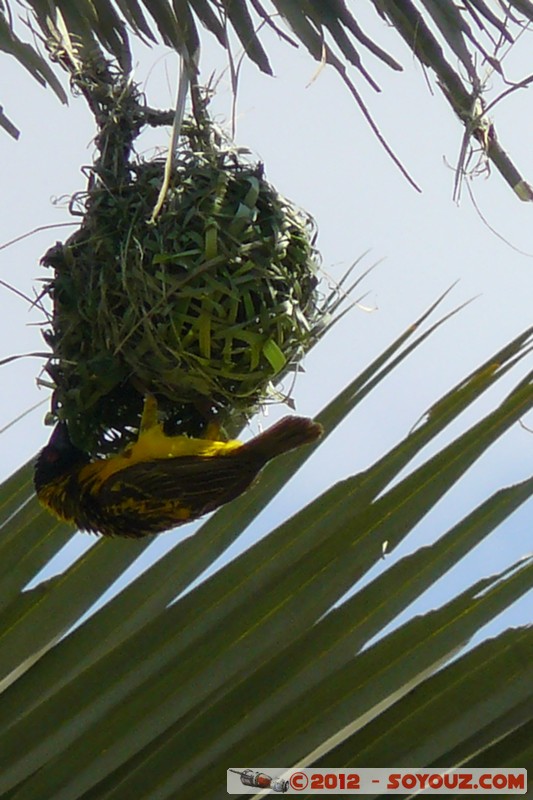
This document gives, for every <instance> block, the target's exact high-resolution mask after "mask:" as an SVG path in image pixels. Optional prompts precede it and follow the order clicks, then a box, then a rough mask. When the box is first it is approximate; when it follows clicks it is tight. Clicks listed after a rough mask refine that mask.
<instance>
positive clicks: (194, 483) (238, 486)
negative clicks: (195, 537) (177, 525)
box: [99, 456, 260, 513]
mask: <svg viewBox="0 0 533 800" xmlns="http://www.w3.org/2000/svg"><path fill="white" fill-rule="evenodd" d="M259 468H260V464H256V463H254V462H251V461H249V460H248V459H241V458H238V457H231V456H223V457H222V456H218V457H206V458H202V457H199V456H180V457H177V458H165V459H154V460H150V461H143V462H138V463H137V464H134V465H132V466H131V467H126V468H125V469H123V470H121V471H120V472H117V473H115V474H114V475H112V476H110V478H108V480H106V481H105V482H104V484H103V485H102V487H101V489H100V493H99V495H100V500H101V502H103V503H113V502H114V501H115V499H116V497H117V495H118V494H121V495H122V496H123V497H125V496H130V497H131V498H132V499H139V500H156V501H162V502H166V501H170V502H174V503H176V502H179V503H180V504H181V505H183V506H185V507H189V508H191V509H192V510H193V511H194V512H196V511H200V509H202V510H203V511H202V513H205V511H206V510H209V509H210V508H211V507H213V508H214V507H216V506H217V505H220V504H221V503H225V502H227V501H228V500H231V499H233V498H234V497H237V496H238V495H239V494H240V493H241V492H243V491H244V490H245V489H246V488H247V487H248V486H249V485H250V483H251V482H252V481H253V479H254V478H255V476H256V475H257V473H258V472H259Z"/></svg>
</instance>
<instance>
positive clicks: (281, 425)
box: [239, 417, 323, 463]
mask: <svg viewBox="0 0 533 800" xmlns="http://www.w3.org/2000/svg"><path fill="white" fill-rule="evenodd" d="M322 433H323V428H322V425H319V424H318V422H314V421H313V420H312V419H308V418H307V417H284V418H283V419H281V420H280V421H279V422H277V423H276V424H275V425H272V427H271V428H269V429H268V430H267V431H265V432H264V433H260V434H259V436H256V437H254V438H253V439H251V441H249V442H246V443H245V444H243V446H242V447H241V448H239V452H240V453H241V454H242V455H244V454H245V453H247V454H248V455H251V456H254V457H256V458H259V459H261V460H264V462H265V463H266V462H267V461H270V459H271V458H274V457H275V456H279V455H281V454H282V453H286V452H288V451H289V450H294V449H295V448H296V447H300V445H302V444H311V443H312V442H315V441H316V440H317V439H318V438H319V437H320V436H322Z"/></svg>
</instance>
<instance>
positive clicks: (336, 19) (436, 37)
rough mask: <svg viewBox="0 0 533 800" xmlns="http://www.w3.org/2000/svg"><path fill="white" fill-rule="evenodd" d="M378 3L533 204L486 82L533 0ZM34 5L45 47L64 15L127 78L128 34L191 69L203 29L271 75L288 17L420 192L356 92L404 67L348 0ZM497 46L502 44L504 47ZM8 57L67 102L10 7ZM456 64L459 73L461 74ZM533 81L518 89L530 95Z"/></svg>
mask: <svg viewBox="0 0 533 800" xmlns="http://www.w3.org/2000/svg"><path fill="white" fill-rule="evenodd" d="M6 2H7V0H6ZM370 2H371V5H372V6H373V7H374V9H375V10H376V11H377V13H378V14H379V15H380V16H381V17H383V19H384V20H385V21H386V22H387V23H388V24H390V25H391V26H393V27H394V28H395V29H396V31H397V32H398V34H399V35H400V36H401V38H402V39H403V40H404V41H405V43H406V45H407V47H408V48H409V52H412V53H414V55H415V56H416V58H417V59H418V60H419V61H420V62H421V63H422V64H423V65H424V66H425V67H427V68H429V69H430V70H432V71H433V72H434V74H435V77H436V81H437V85H438V86H439V87H440V88H441V89H442V91H443V93H444V96H445V98H446V100H447V101H448V103H449V104H450V106H451V108H452V109H453V111H454V113H455V114H456V115H457V117H458V118H459V120H460V121H461V123H462V124H463V125H464V127H465V140H464V142H465V146H466V145H467V144H468V141H469V140H470V139H471V138H472V139H473V140H474V142H476V146H478V145H479V143H480V142H482V147H483V149H484V150H485V153H486V156H487V157H488V158H489V159H490V160H491V161H492V162H493V163H494V165H495V166H496V168H497V169H498V170H499V171H500V173H501V174H502V176H503V177H504V179H505V180H506V181H507V183H508V184H509V185H510V186H511V188H512V189H513V190H514V191H515V192H516V194H517V195H518V197H519V198H520V199H521V200H527V201H531V200H532V199H533V190H532V189H531V187H530V186H529V184H528V183H527V182H526V181H525V180H524V178H523V177H522V175H521V173H520V171H519V169H517V168H516V166H515V165H514V164H513V162H512V161H511V159H510V158H509V157H508V156H507V154H506V152H505V151H504V149H503V148H502V147H501V145H500V144H499V142H498V139H497V137H496V133H495V130H494V126H493V124H492V123H491V122H490V120H489V119H488V117H486V116H485V111H484V109H485V106H486V105H487V103H486V101H484V99H483V98H484V94H485V92H486V86H485V83H484V81H485V82H486V79H485V78H483V77H482V74H481V70H480V68H479V67H478V62H480V61H481V63H482V64H488V65H489V66H490V68H491V69H492V70H493V71H494V72H495V74H500V75H503V71H502V66H501V63H500V60H499V57H500V49H501V45H502V44H503V43H504V42H505V43H506V44H507V45H510V44H512V43H513V41H514V40H515V39H516V38H517V37H518V36H519V35H521V34H522V33H523V31H524V29H525V28H527V25H528V24H530V23H531V21H533V4H532V3H531V2H529V1H528V0H511V2H510V3H509V4H508V8H503V7H502V8H500V9H499V11H498V13H496V12H495V11H493V10H492V9H491V8H489V7H488V6H487V4H486V3H484V2H476V3H475V4H464V5H463V4H458V3H457V2H455V1H454V0H439V2H434V1H433V0H431V1H430V0H423V1H422V0H421V2H420V3H419V5H416V4H415V3H414V2H412V1H411V0H404V1H403V2H401V3H400V2H396V1H395V2H390V3H389V2H387V3H383V2H381V0H370ZM26 4H27V6H28V7H29V8H30V9H31V10H32V12H33V14H34V15H35V18H36V20H37V23H38V25H39V26H40V28H41V30H42V31H43V33H44V36H45V37H47V36H49V35H50V20H52V21H53V23H54V24H55V23H56V22H57V19H56V18H54V16H55V14H56V13H57V12H60V15H61V21H62V24H64V25H65V26H66V30H67V31H68V32H69V34H70V35H71V36H72V37H74V39H75V40H76V41H81V42H83V43H84V44H86V45H90V44H94V43H95V42H98V43H99V44H100V45H101V46H102V47H103V48H104V49H105V50H107V51H108V52H109V53H111V54H113V55H114V57H115V58H116V59H117V61H118V63H119V64H120V65H121V67H122V69H123V70H125V71H126V72H127V71H129V70H130V68H131V54H130V45H129V40H128V34H127V27H126V24H127V25H128V26H129V27H130V29H131V30H132V31H133V32H134V34H135V35H136V36H139V37H140V38H141V39H144V40H145V41H150V40H151V41H156V40H157V39H158V38H159V39H160V40H161V41H162V42H163V43H164V44H166V45H168V46H170V47H173V48H174V49H175V50H177V51H178V52H179V53H181V54H182V55H185V56H186V57H187V59H189V56H194V55H195V54H197V52H198V49H199V46H200V34H199V31H198V24H197V23H198V21H200V22H201V25H202V27H203V28H204V29H206V30H207V31H208V33H209V34H212V35H213V36H214V37H215V39H216V41H217V42H218V43H219V44H221V45H222V46H223V47H225V48H229V47H230V41H231V37H230V35H229V32H230V30H233V32H234V33H235V35H236V36H237V38H238V40H239V42H240V45H241V46H242V48H243V50H244V52H245V54H246V55H247V56H248V57H249V58H250V59H251V60H252V61H253V62H254V63H255V64H256V65H257V66H258V67H259V68H260V69H261V70H262V71H263V72H266V73H269V74H271V73H272V68H271V65H270V61H269V58H268V54H267V52H266V51H265V48H264V46H263V43H262V33H261V29H262V27H263V25H264V23H265V22H266V23H268V25H269V26H273V27H275V28H276V30H278V31H280V28H279V26H278V25H277V22H275V21H274V16H273V15H279V17H280V18H281V20H283V22H284V23H285V25H286V26H287V28H288V30H289V31H291V33H292V34H294V36H295V37H296V38H297V39H298V40H299V41H300V42H301V43H302V44H303V45H304V47H305V48H306V49H307V51H308V52H309V53H310V55H311V56H312V57H313V58H314V59H315V60H316V61H318V62H320V63H323V62H324V61H325V62H327V63H330V64H331V65H332V66H333V67H334V69H335V70H336V71H337V72H338V73H339V75H340V77H341V79H342V80H343V81H344V83H345V84H346V86H347V87H348V89H349V91H350V92H351V93H352V96H353V97H354V99H355V101H356V103H357V104H358V106H359V107H360V109H361V110H362V112H363V114H364V116H365V117H366V119H367V121H368V122H369V124H370V125H371V127H372V129H373V130H374V133H375V134H376V135H377V137H378V138H379V140H380V141H381V143H382V144H383V146H384V147H385V149H386V150H387V152H388V153H389V155H390V156H391V157H392V158H393V160H394V161H395V162H396V164H397V165H398V166H399V167H400V169H401V170H402V171H403V172H404V174H405V175H406V176H407V177H408V179H409V180H410V181H411V183H413V185H415V186H416V184H414V182H413V181H412V179H411V178H410V177H409V176H408V173H407V172H406V170H405V168H404V167H403V165H402V164H401V163H400V162H399V160H398V159H397V157H396V156H395V155H394V153H393V152H392V150H391V148H390V147H389V145H388V144H387V142H386V141H385V139H384V137H383V136H382V134H381V132H380V131H379V129H378V127H377V125H376V123H375V122H374V120H373V119H372V117H371V115H370V111H369V109H368V108H367V105H366V103H365V102H364V101H363V99H362V96H361V94H360V91H359V90H358V89H357V88H356V82H357V77H358V76H361V77H363V78H364V80H365V81H366V82H367V83H368V84H369V85H370V86H371V87H373V88H374V89H375V90H378V91H379V86H378V84H377V82H376V80H375V78H374V77H373V76H372V74H371V70H370V68H368V67H367V66H366V65H365V59H366V57H367V56H368V54H369V53H370V54H371V56H372V57H375V58H377V59H379V60H380V61H382V62H383V63H385V64H386V65H387V66H389V67H390V68H392V69H395V70H399V69H401V66H400V65H399V63H398V61H397V60H396V59H395V58H394V57H393V56H392V55H391V54H390V53H388V52H386V50H385V49H384V48H383V47H381V45H380V44H379V42H377V41H374V39H373V38H372V37H371V36H369V35H367V34H366V33H365V31H364V30H363V28H362V26H361V25H360V24H359V22H358V20H357V18H356V17H355V16H354V14H353V13H352V11H351V10H350V9H349V8H348V6H347V5H346V3H345V2H344V0H334V2H333V1H332V2H315V1H314V0H313V2H308V1H306V2H304V1H303V0H302V2H293V0H272V2H271V3H270V4H268V6H267V7H265V6H264V5H263V4H262V3H260V2H258V0H254V1H253V2H252V0H250V1H249V2H247V0H230V1H229V2H225V3H223V4H220V3H218V2H215V0H201V2H200V0H180V2H177V1H176V0H175V1H174V2H173V3H170V2H169V0H142V4H141V2H140V1H139V0H117V2H115V3H114V2H112V1H111V0H98V2H97V3H91V2H89V0H77V2H70V1H67V0H61V2H55V3H51V4H50V5H48V4H45V3H42V1H41V0H26ZM420 6H421V7H420ZM281 33H282V35H283V38H284V39H285V40H288V41H292V40H291V37H290V36H288V35H287V34H286V33H284V32H283V31H281ZM497 42H499V43H500V44H495V43H497ZM0 50H4V51H5V52H7V53H10V54H11V55H13V56H15V58H17V59H18V60H19V62H20V63H21V64H22V65H23V66H24V67H25V68H26V69H27V70H29V71H30V73H31V74H32V75H33V76H34V77H35V78H36V79H37V80H38V81H39V82H41V83H44V84H45V83H49V84H50V85H51V86H52V88H53V89H54V91H55V92H56V94H58V96H59V97H60V98H61V100H62V101H63V102H64V101H65V99H66V97H65V93H64V90H63V89H62V87H61V85H60V83H59V82H58V80H57V77H56V76H55V75H54V73H53V72H52V70H51V69H50V67H49V65H48V64H47V62H46V60H45V59H43V57H42V56H41V55H40V54H39V53H38V51H37V50H36V49H35V48H34V47H33V46H32V45H30V44H28V43H24V42H22V41H21V40H20V39H19V38H18V36H17V34H16V32H15V31H14V29H13V17H12V15H11V14H10V13H9V6H6V8H4V7H3V6H2V5H1V4H0ZM371 60H372V59H371ZM455 61H457V62H458V63H459V65H460V68H455V66H454V62H455ZM350 67H352V68H353V71H354V73H355V76H356V77H355V78H354V79H352V77H350ZM531 80H532V78H531V76H530V77H528V78H526V79H525V80H524V81H522V82H520V83H518V84H517V86H527V85H528V84H529V83H530V82H531ZM507 91H509V90H508V89H506V90H505V93H507ZM480 104H481V105H480ZM0 126H2V127H4V128H5V129H6V130H7V132H8V133H10V134H11V135H14V136H16V135H18V131H17V129H16V127H15V126H14V125H13V123H12V122H11V121H10V120H9V119H8V118H7V116H5V114H3V112H2V109H1V108H0ZM461 169H462V167H461ZM417 188H418V187H417Z"/></svg>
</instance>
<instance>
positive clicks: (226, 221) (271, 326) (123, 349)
mask: <svg viewBox="0 0 533 800" xmlns="http://www.w3.org/2000/svg"><path fill="white" fill-rule="evenodd" d="M185 130H190V131H193V133H191V134H190V135H189V136H188V137H187V136H185V137H182V145H181V147H180V149H179V152H178V154H177V157H176V160H175V163H174V168H173V173H172V176H171V181H170V185H169V187H168V190H167V192H166V195H165V201H164V204H163V207H162V210H161V212H160V214H159V215H158V217H157V218H156V220H155V223H151V222H150V216H151V214H152V212H153V209H154V206H155V204H156V201H157V198H158V194H159V191H160V188H161V185H162V181H163V172H164V161H163V160H158V159H156V160H153V161H147V162H140V163H137V164H134V163H132V164H131V165H130V168H129V179H128V180H127V181H125V182H122V185H120V186H119V187H118V188H113V187H110V186H108V185H104V182H102V181H101V180H96V181H95V182H94V184H95V185H94V186H93V187H92V188H91V189H90V190H89V191H88V193H87V194H86V195H85V198H84V216H83V220H82V224H81V227H80V228H79V230H78V231H77V232H76V233H75V234H73V235H72V236H71V237H70V238H69V239H68V240H67V241H66V242H65V243H64V244H61V243H58V244H57V245H55V246H54V247H53V248H51V249H50V250H49V251H48V253H47V254H46V255H45V257H44V259H43V263H44V264H45V265H46V266H48V267H51V268H53V270H54V277H53V279H51V280H50V282H49V284H48V287H47V291H48V292H49V294H50V295H51V297H52V299H53V315H52V321H51V322H52V324H51V327H50V328H49V329H48V330H47V331H45V334H44V335H45V339H46V341H47V342H48V344H49V345H50V346H51V348H52V351H53V354H52V356H51V358H50V359H49V361H48V363H47V366H46V370H47V372H48V373H49V375H50V376H51V377H52V379H53V383H54V387H55V391H54V400H53V412H54V417H55V418H56V419H57V418H61V419H66V420H67V421H68V423H69V429H70V434H71V437H72V439H73V441H74V442H75V443H76V444H77V445H78V446H80V447H82V448H83V449H85V450H86V451H87V452H90V453H93V454H96V453H99V452H104V451H106V450H108V451H109V450H113V449H116V448H117V447H119V446H122V445H123V444H124V443H125V440H128V439H129V438H131V436H132V431H133V429H135V428H136V427H137V426H138V424H139V418H140V413H141V409H142V401H143V396H144V394H145V393H146V392H147V391H150V392H152V393H154V394H155V395H156V397H157V398H158V401H159V404H160V407H161V408H162V410H163V412H164V414H165V417H166V420H167V428H169V429H171V430H172V431H173V432H176V431H185V432H187V433H190V434H193V435H198V433H199V432H201V428H202V426H203V425H204V424H205V421H206V419H207V418H208V417H209V416H210V415H213V414H214V415H218V416H219V417H220V420H221V422H222V423H224V421H225V420H226V419H228V418H229V417H230V416H231V415H232V414H235V413H236V412H238V413H240V414H241V415H244V417H246V416H247V415H248V414H250V413H252V411H253V410H255V409H256V408H257V405H258V404H259V403H262V402H264V401H265V400H267V399H269V398H270V397H272V391H273V385H274V384H275V383H276V382H277V381H279V379H280V378H281V377H282V376H283V374H285V373H286V372H287V371H289V370H290V369H294V367H295V365H296V363H297V362H298V360H299V359H300V358H301V356H302V355H303V353H304V352H305V351H306V350H307V349H308V348H309V347H310V345H311V344H312V343H313V342H314V341H316V338H317V331H318V330H319V328H320V327H321V325H322V324H323V315H324V308H323V306H322V304H321V301H320V297H319V294H318V293H317V284H318V277H317V272H318V255H317V251H316V249H315V246H314V241H315V226H314V223H313V221H312V219H311V218H310V217H309V216H308V215H307V214H305V213H304V212H302V211H300V210H298V209H297V208H295V207H294V206H293V205H292V204H291V203H290V202H289V201H287V200H286V199H284V198H283V197H282V196H281V195H280V194H278V192H277V191H276V189H275V188H274V187H273V186H271V185H270V184H269V183H268V182H267V181H266V180H265V177H264V174H263V169H262V166H261V165H260V164H256V163H251V162H250V161H249V160H248V159H247V158H245V157H243V154H242V151H237V150H236V149H235V148H234V147H232V146H231V145H230V144H229V143H228V141H227V140H225V139H223V138H222V137H221V136H217V137H213V136H212V135H211V136H210V138H209V144H208V145H206V146H200V145H199V142H200V139H199V138H198V136H197V132H194V123H189V124H188V127H186V128H185ZM211 133H212V132H211ZM202 141H204V142H205V141H206V138H205V135H204V136H203V139H202Z"/></svg>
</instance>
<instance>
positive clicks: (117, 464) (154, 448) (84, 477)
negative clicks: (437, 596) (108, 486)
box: [79, 424, 242, 490]
mask: <svg viewBox="0 0 533 800" xmlns="http://www.w3.org/2000/svg"><path fill="white" fill-rule="evenodd" d="M239 447H242V443H241V442H239V441H236V440H232V441H229V442H221V441H214V440H210V439H194V438H191V437H189V436H167V435H166V434H165V433H164V432H163V429H162V427H161V425H159V424H158V425H154V426H153V427H152V428H148V429H145V430H141V432H140V434H139V438H138V439H137V441H136V442H134V443H133V444H131V445H128V447H126V448H125V449H124V450H123V451H122V453H119V454H118V455H116V456H110V457H109V458H106V459H98V460H97V461H93V462H91V463H90V464H87V465H86V466H84V467H83V468H82V470H81V472H80V476H79V477H80V481H81V482H82V483H84V482H85V481H89V482H90V483H91V484H92V487H91V488H92V490H97V489H98V487H99V486H101V485H102V483H104V481H106V480H107V479H108V478H110V477H111V476H112V475H114V474H115V473H117V472H120V471H121V470H123V469H127V468H128V467H131V466H133V465H134V464H138V463H139V462H144V461H154V460H157V459H165V458H179V457H180V456H199V457H203V458H210V457H214V456H221V455H227V454H228V453H230V452H232V451H233V450H237V449H238V448H239Z"/></svg>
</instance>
